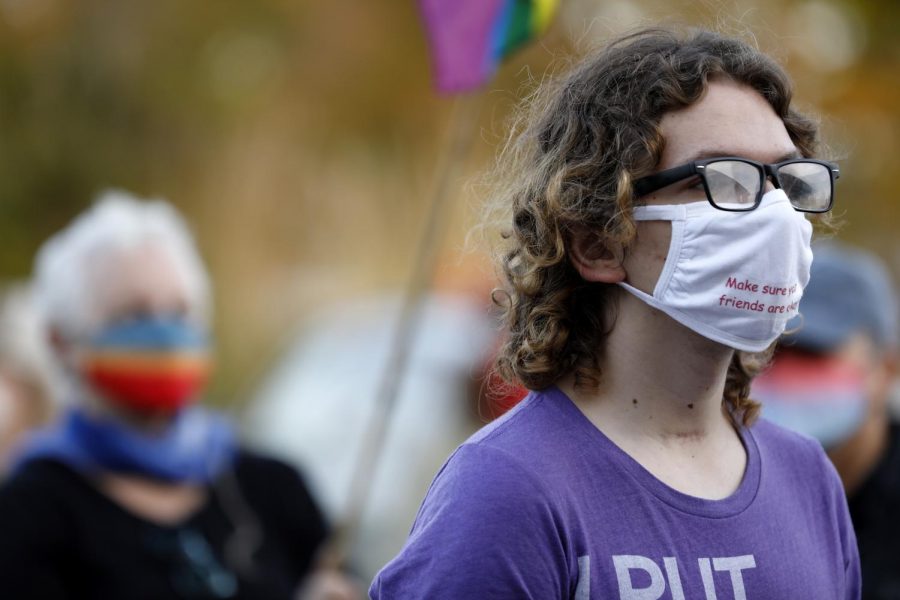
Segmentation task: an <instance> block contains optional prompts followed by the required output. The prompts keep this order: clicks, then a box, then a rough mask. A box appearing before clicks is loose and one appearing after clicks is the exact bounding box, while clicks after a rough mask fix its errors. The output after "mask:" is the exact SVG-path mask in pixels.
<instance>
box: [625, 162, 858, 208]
mask: <svg viewBox="0 0 900 600" xmlns="http://www.w3.org/2000/svg"><path fill="white" fill-rule="evenodd" d="M692 176H697V177H699V179H700V181H701V182H702V183H703V189H704V191H706V198H707V200H709V203H710V204H712V205H713V206H714V207H716V208H718V209H719V210H728V211H749V210H753V209H755V208H756V207H757V206H759V203H760V202H761V201H762V197H763V192H764V190H765V187H766V179H767V178H771V179H772V183H774V184H775V187H776V188H780V189H782V190H784V193H785V194H786V195H787V197H788V199H789V200H790V201H791V205H792V206H793V207H794V208H795V209H796V210H799V211H802V212H809V213H824V212H828V211H829V210H831V207H832V205H833V204H834V181H835V179H837V178H838V177H840V176H841V172H840V169H839V168H838V166H837V165H836V164H834V163H830V162H827V161H824V160H815V159H812V158H794V159H791V160H785V161H782V162H779V163H775V164H770V165H767V164H763V163H760V162H756V161H755V160H749V159H747V158H740V157H735V156H723V157H721V158H706V159H703V160H695V161H692V162H689V163H687V164H684V165H681V166H679V167H673V168H671V169H666V170H665V171H660V172H659V173H654V174H653V175H648V176H647V177H642V178H640V179H638V180H637V181H635V182H634V193H635V196H636V197H638V198H640V197H641V196H646V195H647V194H651V193H653V192H655V191H657V190H660V189H662V188H664V187H666V186H669V185H672V184H673V183H676V182H678V181H681V180H683V179H687V178H688V177H692Z"/></svg>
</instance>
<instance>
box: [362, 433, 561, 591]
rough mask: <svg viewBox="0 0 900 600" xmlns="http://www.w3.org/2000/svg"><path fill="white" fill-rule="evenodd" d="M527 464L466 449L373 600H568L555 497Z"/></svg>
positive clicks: (484, 449) (449, 467)
mask: <svg viewBox="0 0 900 600" xmlns="http://www.w3.org/2000/svg"><path fill="white" fill-rule="evenodd" d="M541 484H542V482H541V481H539V480H537V478H536V477H535V476H534V475H533V474H532V473H531V472H530V471H529V470H527V469H526V468H525V467H524V466H522V465H521V464H520V463H519V461H516V460H515V459H514V458H513V457H511V456H509V455H507V454H506V453H505V452H503V451H502V450H498V449H496V448H492V447H488V446H483V445H481V444H466V445H464V446H462V447H460V448H459V449H458V450H457V451H456V453H455V454H454V455H453V456H452V457H451V458H450V460H449V461H448V462H447V464H446V465H445V466H444V468H443V469H442V470H441V472H440V473H438V476H437V477H436V478H435V481H434V482H433V483H432V486H431V489H430V490H429V491H428V495H427V496H426V498H425V501H424V502H423V504H422V507H421V508H420V509H419V514H418V516H417V517H416V522H415V524H414V525H413V529H412V532H411V534H410V536H409V539H408V540H407V542H406V545H405V546H404V548H403V549H402V550H401V552H400V554H399V555H398V556H397V557H396V558H395V559H394V560H393V561H391V562H390V563H388V565H387V566H385V567H384V568H383V569H382V570H381V572H380V573H379V574H378V575H377V576H376V577H375V580H374V582H373V583H372V586H371V588H370V590H369V594H370V597H371V598H372V599H373V600H382V599H383V600H389V599H395V598H403V599H404V600H406V599H415V598H423V599H424V598H428V599H429V600H443V599H446V600H451V599H453V600H458V599H459V598H479V599H483V600H493V599H498V600H499V599H508V598H517V599H534V600H552V599H553V598H568V596H569V576H568V573H569V567H568V561H567V558H566V556H567V555H566V551H565V548H566V546H565V541H564V538H565V536H564V535H563V529H562V527H561V525H560V519H559V518H558V510H556V507H555V506H554V503H553V496H552V495H551V494H549V493H547V492H546V491H544V489H543V487H542V485H541Z"/></svg>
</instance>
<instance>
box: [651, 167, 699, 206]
mask: <svg viewBox="0 0 900 600" xmlns="http://www.w3.org/2000/svg"><path fill="white" fill-rule="evenodd" d="M703 168H704V167H702V166H698V165H697V162H696V161H694V162H689V163H688V164H686V165H681V166H680V167H674V168H672V169H666V170H665V171H660V172H659V173H654V174H653V175H647V176H646V177H641V178H640V179H638V180H637V181H635V182H634V197H635V198H640V197H641V196H646V195H647V194H650V193H653V192H655V191H656V190H660V189H662V188H664V187H666V186H668V185H672V184H673V183H675V182H676V181H681V180H682V179H686V178H688V177H690V176H691V175H694V174H695V173H697V172H698V170H702V169H703Z"/></svg>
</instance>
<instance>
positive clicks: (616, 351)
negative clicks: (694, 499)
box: [558, 295, 747, 500]
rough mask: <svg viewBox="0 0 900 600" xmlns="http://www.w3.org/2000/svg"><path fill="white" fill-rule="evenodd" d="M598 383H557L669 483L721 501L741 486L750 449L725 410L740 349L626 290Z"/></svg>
mask: <svg viewBox="0 0 900 600" xmlns="http://www.w3.org/2000/svg"><path fill="white" fill-rule="evenodd" d="M604 347H605V351H604V353H603V356H602V357H601V361H600V367H601V381H600V385H599V387H598V388H597V389H591V390H588V389H584V388H583V387H576V386H575V380H574V376H573V375H570V376H568V377H566V378H564V379H563V380H562V381H560V382H559V384H558V385H559V387H560V389H562V391H563V392H564V393H566V394H567V395H568V396H569V397H570V398H571V399H572V401H573V402H574V403H575V405H576V406H577V407H578V408H579V409H580V410H581V412H582V413H583V414H584V415H585V417H587V419H588V420H589V421H591V422H592V423H593V424H594V426H596V427H597V428H598V429H599V430H600V431H601V432H603V434H604V435H606V437H608V438H609V439H610V440H612V442H613V443H615V444H616V445H617V446H618V447H619V448H621V449H622V450H623V451H624V452H625V453H627V454H628V455H629V456H631V457H632V458H633V459H634V460H636V461H637V462H638V463H639V464H641V465H642V466H643V467H644V468H645V469H647V470H648V471H650V472H651V473H652V474H653V475H654V476H656V477H657V478H658V479H660V480H661V481H663V482H664V483H666V484H667V485H669V486H670V487H672V488H674V489H676V490H678V491H680V492H683V493H686V494H690V495H693V496H699V497H703V498H707V499H713V500H714V499H721V498H725V497H727V496H729V495H730V494H732V493H733V492H734V491H735V490H736V489H737V488H738V486H739V485H740V482H741V480H742V477H743V473H744V469H745V467H746V461H747V454H746V450H745V449H744V446H743V444H742V442H741V439H740V437H739V436H738V434H737V432H736V430H735V428H734V427H733V426H732V423H731V421H730V419H729V416H728V415H727V414H726V412H725V410H724V409H723V404H722V397H723V392H724V389H725V379H726V375H727V372H728V366H729V364H730V362H731V359H732V356H733V354H734V351H733V350H732V349H730V348H727V347H725V346H722V345H720V344H717V343H715V342H712V341H710V340H707V339H706V338H703V337H701V336H699V335H698V334H696V333H694V332H693V331H691V330H689V329H687V328H686V327H684V326H682V325H680V324H679V323H677V322H675V321H673V320H672V319H671V318H670V317H668V316H666V315H665V314H664V313H662V312H659V311H657V310H655V309H652V308H650V307H648V306H646V305H644V304H643V303H642V302H641V301H640V300H637V299H633V298H632V297H630V296H624V295H623V296H622V297H621V298H620V302H619V305H618V312H617V316H616V319H615V325H614V327H613V328H612V331H611V333H610V334H609V336H608V338H607V340H606V343H605V346H604Z"/></svg>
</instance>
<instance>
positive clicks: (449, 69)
mask: <svg viewBox="0 0 900 600" xmlns="http://www.w3.org/2000/svg"><path fill="white" fill-rule="evenodd" d="M558 7H559V0H419V8H420V10H421V11H422V18H423V20H424V21H425V29H426V31H427V33H428V41H429V46H430V47H431V60H432V65H433V69H434V76H435V84H436V85H437V88H438V90H440V91H441V92H445V93H453V92H464V91H467V90H471V89H473V88H476V87H478V86H480V85H482V84H484V83H486V82H487V81H488V80H490V78H491V77H492V76H493V74H494V72H495V71H496V70H497V67H498V66H499V65H500V61H502V60H503V59H504V58H506V57H507V56H509V55H510V54H511V53H512V52H513V51H515V50H516V49H517V48H519V47H521V46H522V45H524V44H525V43H527V42H528V41H529V40H531V39H533V38H535V37H537V36H539V35H541V34H542V33H544V32H545V31H546V30H547V28H548V27H549V25H550V22H551V21H552V19H553V16H554V14H555V13H556V10H557V8H558Z"/></svg>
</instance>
